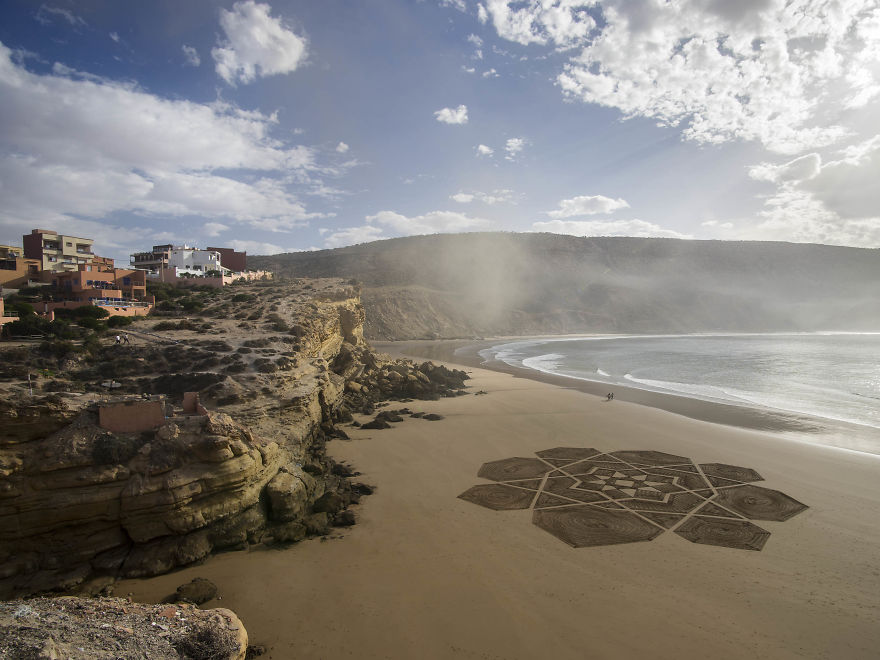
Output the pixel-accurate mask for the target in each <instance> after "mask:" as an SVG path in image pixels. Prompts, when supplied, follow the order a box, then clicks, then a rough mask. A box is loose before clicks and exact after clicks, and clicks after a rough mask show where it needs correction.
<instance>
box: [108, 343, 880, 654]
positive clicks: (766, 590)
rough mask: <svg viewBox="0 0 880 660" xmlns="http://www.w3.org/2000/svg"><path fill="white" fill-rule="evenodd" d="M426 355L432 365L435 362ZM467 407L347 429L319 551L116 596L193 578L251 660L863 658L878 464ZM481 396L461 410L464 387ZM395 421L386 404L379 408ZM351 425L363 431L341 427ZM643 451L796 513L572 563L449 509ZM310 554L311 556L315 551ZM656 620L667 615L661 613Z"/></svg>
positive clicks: (562, 554) (585, 418) (584, 407)
mask: <svg viewBox="0 0 880 660" xmlns="http://www.w3.org/2000/svg"><path fill="white" fill-rule="evenodd" d="M435 359H437V358H435ZM472 376H473V380H472V381H470V384H469V387H468V391H469V394H470V396H460V397H454V398H444V399H440V400H438V401H413V402H410V403H408V404H406V405H408V406H409V407H411V408H412V409H413V410H418V411H424V412H433V413H438V414H441V415H443V416H444V419H442V420H440V421H437V422H431V421H426V420H423V419H416V418H406V419H405V420H404V421H403V422H401V423H399V424H394V425H393V426H392V428H390V429H385V430H364V429H359V428H354V427H346V432H347V433H348V434H349V435H350V440H339V439H337V440H333V441H332V442H331V443H329V444H328V452H330V453H331V454H332V455H333V456H334V458H336V459H337V460H339V461H343V462H347V463H349V464H351V465H352V466H354V467H355V468H356V469H357V470H358V471H360V472H361V473H362V476H361V477H360V478H361V479H363V480H364V481H365V483H369V484H371V485H375V486H376V491H375V493H374V494H373V495H371V496H370V497H368V498H365V499H364V500H363V501H362V503H361V504H360V505H358V506H356V507H355V508H354V511H355V512H356V516H357V520H358V524H357V525H355V526H354V527H352V528H346V529H344V530H337V531H335V532H334V533H333V534H331V535H330V536H329V538H327V539H322V540H318V539H313V540H308V541H304V542H301V543H298V544H295V545H292V546H289V547H275V548H265V547H260V546H256V547H253V548H250V549H249V550H246V551H238V552H230V553H225V554H220V555H216V556H213V557H211V558H210V559H208V560H207V561H206V562H205V563H204V564H202V565H198V566H191V567H188V568H185V569H183V570H181V571H178V572H174V573H170V574H167V575H163V576H158V577H155V578H149V579H146V580H130V581H125V582H122V583H119V585H117V589H118V592H119V593H126V592H131V593H132V594H133V595H134V598H135V599H136V600H140V601H147V602H156V601H158V600H160V599H161V598H162V597H164V596H166V595H167V594H169V593H172V592H173V591H174V589H175V587H176V586H177V585H179V584H182V583H184V582H187V581H189V580H191V579H192V578H194V577H206V578H208V579H210V580H212V581H213V582H215V583H216V584H217V585H218V587H219V589H220V593H221V594H222V597H223V600H222V601H221V602H219V603H216V602H214V603H212V602H209V603H206V604H205V607H212V606H213V607H216V606H218V605H222V606H223V607H229V608H230V609H232V610H233V611H235V612H236V614H238V616H239V617H240V618H241V620H242V621H243V622H244V624H245V626H246V627H247V630H248V632H249V634H250V637H251V639H252V640H253V643H257V644H263V645H265V646H267V647H268V649H269V651H268V653H267V655H266V656H265V657H266V658H267V660H281V659H282V658H289V657H300V658H315V659H318V658H321V659H323V658H341V657H351V656H357V657H361V658H365V659H369V660H372V659H375V660H378V659H380V658H385V659H387V658H391V659H393V660H397V659H401V660H402V659H404V658H412V657H421V658H427V659H430V660H434V659H436V660H446V659H447V658H453V659H456V660H457V659H459V658H460V659H462V660H464V659H466V658H474V657H482V658H505V659H510V660H526V659H527V658H534V657H543V656H548V657H553V658H558V659H560V660H576V659H580V658H583V657H585V654H587V655H589V657H594V658H603V659H604V658H615V657H619V656H620V655H622V654H624V655H639V656H641V655H646V654H651V655H652V656H654V657H657V658H659V659H661V660H665V659H666V658H669V659H670V660H672V659H673V658H686V657H697V656H699V657H703V656H706V657H717V658H734V657H760V658H774V660H775V659H776V658H780V659H785V660H788V659H791V660H794V659H795V658H803V657H809V658H816V659H817V660H818V659H819V658H826V657H840V658H847V660H852V659H859V660H861V659H864V660H867V659H868V658H873V657H874V656H875V655H876V648H877V647H878V646H880V629H878V628H877V626H876V612H877V610H878V608H880V600H878V596H877V594H878V593H880V574H878V572H877V569H876V566H877V564H878V562H880V554H878V552H880V551H878V548H880V528H878V527H877V526H876V525H873V524H871V520H873V512H874V511H876V507H877V506H880V487H878V482H877V479H876V471H877V466H878V464H880V463H878V461H877V460H874V459H877V458H878V457H876V456H875V457H873V459H869V460H865V458H864V457H862V456H858V457H857V456H854V455H849V454H844V453H841V452H838V451H834V450H833V449H832V448H830V447H824V446H821V445H818V444H800V445H797V444H795V443H794V442H790V441H786V440H785V439H784V438H780V436H778V435H773V434H768V433H766V432H759V431H754V430H746V429H743V428H737V427H734V426H723V425H719V424H713V423H707V422H704V421H698V420H693V419H688V418H686V417H684V416H681V415H676V414H671V413H669V412H667V411H664V410H661V409H659V408H655V407H649V406H644V405H636V404H634V403H631V402H627V401H623V400H620V401H618V400H617V399H615V405H606V403H605V402H604V401H603V400H601V399H600V398H595V397H592V396H586V397H585V396H583V394H582V393H581V392H579V391H577V390H575V389H573V388H570V387H558V386H554V385H552V384H546V383H543V382H540V381H537V380H535V379H528V378H523V377H518V378H517V377H513V376H511V375H509V374H505V373H500V372H498V371H491V370H487V369H483V368H474V369H473V370H472ZM480 390H483V391H486V392H487V395H486V396H473V395H474V394H475V393H476V392H477V391H480ZM390 405H391V407H392V408H393V407H394V406H395V404H394V403H391V404H390ZM356 418H357V419H358V421H361V422H363V421H366V420H367V419H369V418H368V417H365V416H362V415H356ZM561 446H568V447H595V448H596V449H597V450H599V451H606V452H610V451H619V450H653V451H659V452H666V453H669V454H675V455H677V456H684V457H688V458H690V459H692V460H694V461H695V462H697V463H724V464H729V465H736V466H744V467H747V468H751V469H754V470H756V471H757V472H758V473H760V476H761V477H762V478H763V481H761V482H759V484H758V485H759V486H761V487H764V488H767V489H773V490H774V491H777V490H778V491H779V492H781V493H785V494H786V495H788V496H790V497H792V498H794V499H795V500H797V501H799V502H802V503H803V504H805V505H807V506H808V507H809V509H807V510H805V511H803V512H801V513H800V514H798V515H796V516H794V517H793V518H791V519H790V520H784V521H781V520H774V519H770V518H765V519H758V520H756V521H755V522H756V524H757V525H758V526H759V527H760V528H761V529H763V530H767V532H769V533H770V536H769V540H768V541H767V543H766V545H765V546H764V547H763V549H761V550H760V551H758V552H754V551H750V550H745V549H734V548H727V547H718V546H712V545H706V544H701V543H693V542H689V539H686V538H682V536H680V535H678V534H677V533H676V532H675V531H672V530H668V531H665V532H663V533H661V534H660V535H659V536H657V538H655V539H653V540H651V541H648V542H638V543H623V544H619V545H604V546H599V547H582V548H573V547H571V546H569V545H567V544H566V543H563V542H560V540H559V539H558V538H555V537H554V536H553V535H551V534H548V533H547V532H546V531H545V530H542V529H540V528H539V527H537V526H536V525H534V524H531V523H532V519H531V516H532V511H528V510H525V511H517V510H509V511H496V510H490V509H488V508H484V507H481V506H476V505H475V504H473V503H472V502H470V501H465V500H463V499H461V498H459V497H458V496H459V495H460V494H462V493H463V492H464V491H465V490H467V489H469V488H471V487H472V486H474V485H476V484H485V483H489V482H487V480H485V479H481V478H480V477H479V476H478V474H477V473H478V470H479V469H480V466H481V465H483V464H485V463H487V462H492V461H498V460H501V459H506V458H508V457H532V460H534V456H535V453H536V452H540V451H543V450H547V449H550V448H553V447H561ZM323 541H326V542H323ZM667 610H668V612H669V615H666V614H658V612H661V613H662V612H664V611H667Z"/></svg>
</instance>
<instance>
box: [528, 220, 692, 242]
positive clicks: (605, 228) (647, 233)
mask: <svg viewBox="0 0 880 660" xmlns="http://www.w3.org/2000/svg"><path fill="white" fill-rule="evenodd" d="M532 229H533V230H534V231H538V232H550V233H553V234H570V235H571V236H637V237H642V238H648V237H660V238H693V236H690V235H689V234H681V233H679V232H677V231H673V230H671V229H663V228H662V227H660V226H659V225H655V224H653V223H651V222H645V221H644V220H550V221H548V222H534V223H532Z"/></svg>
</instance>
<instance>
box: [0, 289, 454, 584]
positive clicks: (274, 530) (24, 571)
mask: <svg viewBox="0 0 880 660" xmlns="http://www.w3.org/2000/svg"><path fill="white" fill-rule="evenodd" d="M242 289H243V288H241V287H238V288H236V293H228V294H225V295H226V296H227V298H225V299H224V298H220V299H219V300H216V301H214V302H213V303H212V305H211V306H209V307H208V309H206V310H205V312H204V313H203V319H205V318H207V319H209V320H210V322H195V321H192V320H188V321H186V322H184V321H179V322H177V321H175V322H174V323H170V322H167V321H166V322H162V323H154V326H155V328H162V327H165V328H167V327H169V325H170V326H172V327H173V330H171V331H168V330H166V331H164V332H162V333H161V334H159V333H153V332H151V333H149V334H148V333H146V332H144V333H143V334H142V335H140V336H139V335H136V334H134V331H132V332H131V335H132V336H133V337H135V344H134V345H132V346H130V347H119V346H114V345H109V346H105V347H103V348H102V349H101V351H100V352H99V353H98V354H97V355H92V356H91V357H89V356H88V355H80V356H76V357H73V358H71V357H67V358H65V359H66V362H65V364H64V365H59V366H63V367H64V368H65V370H66V372H67V373H68V374H69V377H68V379H67V380H66V381H61V380H59V378H58V377H57V376H54V375H53V376H51V377H48V376H47V377H45V378H37V379H36V380H35V382H34V383H32V385H35V386H36V392H37V393H36V394H34V395H30V394H29V392H28V390H27V389H26V387H27V385H26V381H25V382H22V381H21V380H20V371H21V370H20V369H19V370H18V371H16V369H8V370H7V371H6V372H5V373H7V374H8V373H13V374H15V373H19V377H18V378H19V380H16V377H14V376H13V377H12V378H7V383H6V384H5V385H2V386H0V389H2V390H4V394H5V396H4V397H3V400H4V403H3V404H2V405H0V416H2V419H3V420H4V431H3V433H2V436H0V597H10V596H12V595H16V594H28V593H38V592H43V591H47V590H53V589H61V590H74V589H81V590H83V591H85V592H94V591H96V590H97V588H96V585H103V584H106V580H107V579H108V578H116V577H142V576H149V575H156V574H159V573H163V572H166V571H168V570H170V569H172V568H174V567H177V566H182V565H186V564H191V563H193V562H197V561H200V560H202V559H204V558H205V557H207V556H208V555H209V554H210V553H212V552H215V551H217V550H222V549H227V548H241V547H245V546H246V545H247V544H254V543H270V542H289V541H298V540H300V539H303V538H305V537H306V536H308V535H311V534H325V533H326V532H327V531H328V530H329V529H330V527H332V526H346V525H349V524H352V523H353V522H354V515H353V514H352V512H350V511H346V507H348V506H349V505H350V504H352V503H356V502H357V501H358V500H359V498H360V497H361V495H362V494H365V493H367V492H370V489H368V488H367V489H363V488H360V487H359V486H358V485H355V486H353V485H352V484H351V483H350V481H349V479H348V477H349V476H351V475H352V472H351V470H349V469H348V468H346V467H345V466H339V465H336V464H335V463H334V462H333V461H332V460H330V459H328V458H327V457H326V455H325V453H324V445H325V442H326V440H327V439H328V438H332V437H345V433H344V431H342V430H341V429H339V428H338V427H337V423H339V422H346V421H351V419H352V417H351V413H352V412H365V413H367V414H371V413H372V410H373V407H374V406H375V405H376V404H377V403H378V402H379V401H381V400H383V399H389V398H405V397H409V398H423V399H426V398H438V397H440V396H454V395H456V394H458V393H462V387H463V381H464V379H466V378H467V375H466V374H465V373H464V372H458V371H453V370H449V369H446V368H445V367H442V366H436V365H433V364H431V363H424V364H421V365H416V364H413V363H411V362H408V361H394V360H391V359H390V358H388V357H387V356H385V357H383V356H381V355H377V354H376V353H375V352H374V351H372V349H370V347H369V346H367V345H366V344H365V343H364V340H363V322H364V315H363V308H362V307H361V305H360V301H359V298H358V289H357V287H356V286H354V285H352V284H350V283H345V282H340V281H338V280H335V281H329V282H328V281H318V282H299V283H296V284H294V285H287V286H285V285H272V286H265V287H259V286H253V287H248V288H247V289H244V290H243V291H242ZM236 298H238V299H239V301H240V302H242V303H245V304H244V307H243V309H242V310H241V311H240V312H235V310H236V309H237V306H236V305H234V304H230V302H229V300H230V299H231V300H233V301H234V300H235V299H236ZM230 316H231V318H230ZM242 316H243V317H244V318H241V317H242ZM207 333H211V334H214V335H219V336H220V338H218V337H210V336H208V337H206V334H207ZM0 350H2V348H0ZM33 359H34V360H41V359H44V358H40V357H39V356H38V357H36V358H33ZM36 364H38V365H44V364H45V362H37V363H36ZM7 366H8V365H7ZM12 366H13V367H16V368H17V367H23V366H27V363H22V364H18V365H15V364H13V365H12ZM42 371H44V372H48V371H50V369H48V368H45V369H43V370H42ZM59 371H60V369H59ZM25 372H27V369H25ZM108 378H109V379H111V380H110V381H109V382H112V383H114V384H115V387H114V388H113V393H114V394H113V396H112V397H110V398H108V397H107V396H106V394H104V393H102V392H101V391H100V390H101V389H102V385H101V384H102V383H107V382H108V380H107V379H108ZM0 379H2V377H0ZM9 381H11V382H9ZM47 389H50V390H51V392H50V393H48V394H47V393H45V390H47ZM41 390H42V392H41ZM65 390H69V391H65ZM76 390H80V391H78V392H77V391H76ZM7 421H8V424H6V422H7ZM7 429H8V430H7Z"/></svg>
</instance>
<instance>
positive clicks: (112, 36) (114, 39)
mask: <svg viewBox="0 0 880 660" xmlns="http://www.w3.org/2000/svg"><path fill="white" fill-rule="evenodd" d="M110 38H111V39H113V41H115V42H116V43H119V35H118V34H117V33H116V32H111V33H110Z"/></svg>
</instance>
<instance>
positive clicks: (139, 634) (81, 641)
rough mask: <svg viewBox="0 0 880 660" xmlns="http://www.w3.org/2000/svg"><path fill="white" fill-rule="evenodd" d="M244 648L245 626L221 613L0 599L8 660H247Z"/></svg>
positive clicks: (0, 631)
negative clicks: (138, 659)
mask: <svg viewBox="0 0 880 660" xmlns="http://www.w3.org/2000/svg"><path fill="white" fill-rule="evenodd" d="M247 648H248V636H247V631H246V630H245V628H244V625H243V624H242V623H241V621H240V620H239V619H238V617H237V616H236V615H235V614H234V613H233V612H231V611H230V610H227V609H222V608H218V609H212V610H200V609H198V608H196V607H194V606H192V605H189V604H185V603H179V604H162V605H144V604H140V603H132V602H131V601H129V600H125V599H122V598H74V597H62V598H34V599H31V600H12V601H6V602H0V656H2V657H3V658H7V659H8V660H25V659H27V660H31V659H38V658H44V659H46V660H50V659H53V658H57V659H59V660H60V659H61V658H64V659H65V660H93V659H98V660H104V659H106V660H116V659H117V658H151V659H152V660H165V659H168V660H172V659H173V660H177V659H178V658H212V659H214V660H244V658H245V656H246V654H247Z"/></svg>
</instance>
